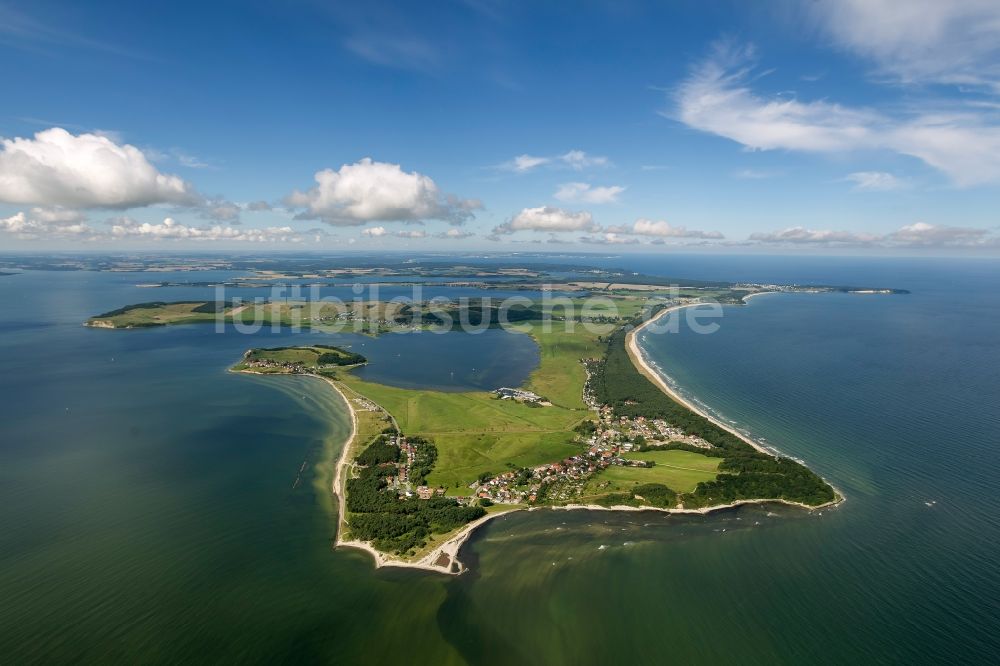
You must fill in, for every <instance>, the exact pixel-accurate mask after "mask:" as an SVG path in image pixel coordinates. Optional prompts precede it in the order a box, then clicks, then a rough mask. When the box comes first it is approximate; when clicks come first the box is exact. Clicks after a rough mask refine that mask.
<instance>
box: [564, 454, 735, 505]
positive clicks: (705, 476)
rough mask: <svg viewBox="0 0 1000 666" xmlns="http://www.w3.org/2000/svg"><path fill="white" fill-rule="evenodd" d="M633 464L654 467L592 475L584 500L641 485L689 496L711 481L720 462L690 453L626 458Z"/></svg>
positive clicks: (624, 469) (611, 468)
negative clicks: (646, 463) (644, 462)
mask: <svg viewBox="0 0 1000 666" xmlns="http://www.w3.org/2000/svg"><path fill="white" fill-rule="evenodd" d="M626 457H628V458H632V459H634V460H652V461H653V462H654V463H656V464H655V466H653V467H651V468H643V467H619V466H612V467H609V468H607V469H606V470H604V471H603V472H601V473H599V474H597V475H595V476H594V477H593V478H592V479H590V481H588V482H587V485H586V486H585V487H584V489H583V494H584V496H585V497H597V496H599V495H606V494H608V493H619V492H628V491H629V490H630V489H631V488H633V487H634V486H638V485H641V484H644V483H662V484H663V485H665V486H667V487H668V488H670V489H671V490H674V491H676V492H678V493H689V492H691V491H693V490H694V489H695V486H697V485H698V483H699V482H700V481H711V480H712V479H714V478H715V475H716V471H717V470H718V468H719V463H721V462H722V458H709V457H708V456H703V455H701V454H700V453H692V452H690V451H647V452H645V453H632V454H629V455H628V456H626ZM605 484H606V485H605Z"/></svg>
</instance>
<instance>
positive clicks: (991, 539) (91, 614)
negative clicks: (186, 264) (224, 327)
mask: <svg viewBox="0 0 1000 666" xmlns="http://www.w3.org/2000/svg"><path fill="white" fill-rule="evenodd" d="M663 261H664V260H663V259H655V260H654V259H641V260H636V262H637V263H636V266H635V269H636V270H644V271H649V272H660V273H662V274H673V275H676V274H677V271H678V270H683V271H685V272H686V273H687V274H688V275H690V276H691V277H706V275H705V273H708V274H709V275H708V276H709V277H710V276H711V275H713V274H714V275H719V276H720V277H724V278H725V279H755V278H754V277H753V276H757V277H756V279H760V280H769V279H785V280H790V279H796V278H793V277H788V276H792V275H799V276H801V278H800V279H801V280H802V281H807V280H813V281H820V280H822V281H828V282H829V281H836V282H843V281H847V280H846V278H853V279H851V280H850V282H851V283H860V284H879V285H881V284H885V285H887V286H893V287H902V288H909V289H912V290H913V293H912V294H910V295H908V296H899V297H891V298H890V297H858V296H841V295H823V296H803V295H777V296H765V297H761V298H759V299H756V300H754V301H752V302H751V305H749V306H747V307H745V308H726V310H725V316H724V317H723V319H722V321H721V323H722V327H721V329H720V331H719V332H718V333H716V334H713V335H709V336H701V335H694V334H692V333H691V332H690V331H685V330H683V329H682V332H681V333H680V334H678V335H671V336H659V337H648V338H647V339H644V340H643V344H644V345H645V346H646V347H647V349H648V350H649V352H650V355H651V356H652V357H653V358H654V359H656V360H657V361H658V362H659V363H661V364H662V365H663V367H664V368H667V369H668V371H669V374H670V375H671V377H672V378H673V379H675V380H676V381H677V382H678V383H679V384H680V385H681V387H682V389H683V390H684V391H685V392H686V393H687V394H688V395H691V396H693V397H695V398H697V399H699V400H701V401H703V402H705V403H707V404H708V405H710V406H711V407H712V408H713V409H714V410H715V411H716V412H717V413H719V414H720V415H721V416H723V417H724V418H727V419H729V420H731V421H733V422H735V423H736V424H737V425H738V426H740V427H743V428H746V429H748V430H749V431H751V432H752V433H754V434H755V435H757V436H760V437H763V438H765V439H766V440H767V441H768V442H769V443H771V444H773V445H775V446H777V447H779V448H780V449H782V450H783V451H785V452H787V453H789V454H792V455H795V456H797V457H800V458H802V459H804V460H805V461H806V462H807V463H808V464H809V465H810V466H812V467H813V468H814V469H816V470H817V471H819V472H820V473H822V474H823V475H824V476H826V477H827V478H828V479H830V480H831V481H832V482H833V483H835V484H836V485H837V486H838V487H839V488H841V489H842V490H843V491H844V492H845V494H846V495H847V497H848V501H847V502H846V503H845V504H844V505H843V506H842V507H840V508H837V509H835V510H832V511H824V512H823V513H822V515H817V514H805V513H803V512H799V511H795V510H790V509H780V508H770V509H768V508H745V509H740V510H736V511H729V512H725V513H722V514H718V515H715V516H710V517H706V518H688V517H684V518H682V517H677V516H671V517H667V516H664V515H662V514H645V513H643V514H611V513H591V512H551V511H545V512H533V513H522V514H517V515H514V516H510V517H506V518H500V519H498V520H497V521H495V522H493V523H490V524H489V525H488V526H487V527H486V528H484V529H483V530H482V531H481V532H479V533H477V535H476V536H475V537H474V538H473V539H472V540H471V541H470V542H469V543H468V544H467V546H466V548H465V549H464V550H463V559H464V560H465V561H466V562H467V563H468V564H470V565H471V566H472V568H473V571H472V573H470V574H468V575H465V576H461V577H458V578H448V579H445V578H442V577H439V576H436V575H432V574H425V573H422V572H414V571H392V570H380V571H375V570H373V569H372V567H371V565H370V562H369V561H368V559H367V558H366V556H364V555H362V554H360V553H355V552H349V551H337V552H334V551H332V550H331V548H330V539H331V538H332V537H333V525H334V518H335V516H334V515H333V513H332V512H333V507H332V505H331V502H330V501H329V497H328V495H327V493H326V492H325V488H326V479H325V478H324V476H323V475H324V474H325V473H326V468H323V467H317V464H318V463H320V462H321V461H322V460H323V459H324V447H327V448H326V451H327V453H329V452H331V451H334V452H335V450H336V447H337V446H339V442H340V441H341V439H342V437H343V436H344V434H345V433H346V428H347V422H346V418H345V414H344V411H343V406H342V405H340V404H339V403H338V402H337V399H336V397H335V396H333V395H331V394H329V393H328V392H325V391H323V390H321V389H322V387H317V386H315V385H312V384H311V382H310V380H308V379H300V378H269V379H267V380H264V379H260V378H252V377H245V376H235V375H230V374H227V373H225V372H224V369H225V367H226V365H227V364H228V362H229V361H230V360H231V359H232V358H233V357H235V356H237V355H238V354H239V353H240V352H241V351H242V350H243V349H244V348H245V347H247V346H249V345H248V344H247V338H245V337H243V336H235V335H233V336H230V335H216V334H214V333H211V332H210V331H207V330H206V329H200V328H199V327H182V328H174V329H159V330H150V331H98V330H88V329H84V328H83V327H81V326H79V322H80V321H82V319H84V318H85V317H86V316H87V315H89V314H92V313H94V312H99V311H102V310H106V309H110V308H113V307H117V306H120V305H122V304H125V303H129V302H135V301H139V300H148V295H147V294H145V293H140V292H141V290H136V289H135V288H134V287H133V286H132V285H134V284H135V283H136V282H141V281H143V280H142V279H141V278H137V277H136V276H128V275H108V274H85V273H73V274H51V273H45V274H33V275H22V276H17V277H14V278H0V297H2V298H3V300H2V302H3V303H5V305H6V306H7V307H6V308H5V309H4V311H3V312H2V313H0V363H2V367H3V369H4V372H3V373H2V374H0V390H2V396H3V400H2V401H0V627H2V628H3V630H2V631H0V655H2V656H3V657H4V658H3V661H5V662H8V663H30V662H33V661H37V662H41V661H46V662H50V663H51V662H68V661H75V662H78V661H86V662H100V663H107V662H108V661H119V662H133V663H134V662H143V663H176V662H178V661H181V660H187V661H192V660H193V661H219V660H222V661H230V662H268V663H273V662H275V661H291V660H295V661H301V662H312V663H324V662H326V663H329V662H338V663H386V662H388V661H395V662H402V663H431V662H433V663H463V662H464V663H511V662H522V663H566V664H586V663H594V664H606V663H629V662H632V663H650V664H662V663H720V662H728V663H762V664H763V663H768V664H771V663H803V662H808V663H813V662H826V663H834V662H844V661H848V660H850V661H862V660H864V661H866V662H882V663H889V662H897V663H898V662H905V663H920V662H923V663H934V662H940V661H944V660H949V661H953V662H984V661H986V662H988V661H992V658H993V657H994V656H995V654H996V653H997V650H998V649H1000V644H998V639H997V636H998V635H1000V634H998V630H1000V626H998V620H997V619H996V613H995V599H996V598H997V596H998V593H1000V574H998V570H1000V569H998V565H997V557H996V543H997V541H998V537H1000V524H998V522H1000V521H998V519H997V515H998V509H1000V506H998V504H1000V502H998V500H997V488H998V483H997V481H996V469H997V464H998V463H1000V460H998V458H1000V453H998V448H997V447H998V445H1000V382H998V380H997V378H996V369H997V368H998V367H1000V335H998V333H1000V315H998V313H1000V308H998V307H997V306H998V305H1000V302H998V301H1000V294H998V293H997V291H996V289H995V288H996V286H997V285H998V284H1000V280H998V279H997V278H998V277H1000V271H998V270H997V269H996V267H995V266H994V265H993V264H988V263H975V264H972V265H963V264H958V263H954V264H953V263H947V262H916V261H914V262H895V263H890V264H889V265H886V264H885V263H884V262H879V261H875V260H868V261H867V262H865V261H861V262H858V261H854V260H851V261H845V262H843V263H842V264H841V265H840V267H839V268H838V264H837V263H836V262H828V263H825V264H824V263H819V264H818V263H817V262H802V263H796V260H792V259H788V260H784V263H783V264H779V263H775V262H776V261H777V260H773V261H772V262H771V263H766V262H765V263H761V262H760V261H759V260H756V259H755V260H747V261H745V262H743V263H740V260H735V259H731V258H730V259H729V260H727V261H723V260H720V259H717V258H704V259H703V260H702V263H698V262H697V261H696V260H694V259H690V258H686V259H685V260H684V261H685V262H686V263H684V264H682V265H680V266H675V265H668V264H665V263H662V262H663ZM642 262H646V263H642ZM838 270H839V271H841V272H840V273H838ZM700 271H704V273H701V272H700ZM723 271H729V273H730V274H727V275H724V274H722V273H723ZM185 291H187V290H185ZM191 291H192V293H191V294H188V293H184V294H179V293H178V294H177V295H176V296H174V295H171V298H175V297H176V298H188V297H193V295H194V293H196V292H197V290H194V289H192V290H191ZM157 297H159V294H158V295H157ZM435 337H437V336H435ZM507 337H508V338H512V339H515V340H516V339H522V340H523V338H521V337H520V336H507ZM266 338H267V340H269V341H271V340H274V341H275V342H280V343H283V342H285V341H286V338H287V336H282V335H279V336H271V335H269V334H268V335H267V336H266ZM442 340H447V338H442ZM505 340H506V338H502V337H498V338H497V339H495V340H489V341H488V343H489V344H483V346H482V347H481V348H479V349H476V348H475V344H472V343H470V347H469V349H468V350H466V351H465V352H461V353H459V354H458V360H456V361H455V363H454V367H453V368H449V369H448V370H447V372H448V374H446V375H443V374H440V373H439V374H437V375H435V377H436V378H432V383H433V382H436V383H437V384H438V385H440V386H441V387H442V388H448V384H449V383H451V382H454V383H455V384H456V385H458V386H466V385H468V386H476V385H477V383H480V384H484V385H486V386H488V385H489V384H490V383H491V382H494V381H496V382H498V383H499V382H501V381H503V382H507V381H514V380H516V379H517V376H516V373H515V374H512V375H506V376H505V375H504V374H503V373H505V372H513V371H512V370H511V369H510V368H509V367H507V366H508V365H510V364H496V369H490V367H492V366H490V365H489V364H483V369H482V373H484V374H485V375H486V376H482V375H478V374H476V373H471V372H467V373H463V372H462V368H463V367H465V366H466V365H468V363H466V362H465V360H466V358H467V357H464V356H462V354H465V353H468V354H472V355H475V354H485V353H487V352H488V350H489V349H493V350H494V353H497V354H501V355H502V354H508V355H510V354H514V355H518V356H517V357H518V358H519V359H521V360H520V361H519V362H518V364H519V365H523V366H525V367H524V368H521V370H520V372H527V370H529V369H530V365H531V364H533V363H534V362H535V361H534V360H533V358H537V357H533V356H532V350H530V349H526V348H524V347H522V346H520V344H521V343H520V342H516V341H515V342H511V341H506V342H504V341H505ZM253 344H259V342H258V341H256V340H255V341H254V343H253ZM356 344H360V342H356ZM389 344H394V343H389ZM424 344H426V345H427V348H426V352H425V355H426V356H427V357H428V358H429V359H431V360H434V359H435V356H434V351H433V346H434V344H436V343H434V342H428V343H424ZM442 347H443V348H444V349H449V347H448V345H442ZM378 353H380V354H383V355H384V358H385V359H386V360H387V361H390V362H391V359H392V358H393V356H394V353H395V352H394V351H393V349H391V348H390V347H386V348H385V349H384V350H382V351H381V352H378ZM447 356H448V355H447V354H446V353H445V352H440V353H439V354H438V356H437V362H436V363H435V364H434V365H436V366H437V367H438V369H439V370H440V366H441V365H442V363H441V361H440V359H441V358H447ZM477 365H478V364H477ZM429 366H430V364H428V367H429ZM373 368H374V364H373ZM514 370H517V368H515V369H514ZM452 372H455V374H456V376H457V378H453V377H452V375H451V373H452ZM490 373H493V374H490ZM390 375H391V373H390ZM380 379H381V380H384V381H389V380H393V381H396V382H398V383H400V384H401V385H408V384H407V382H414V381H419V380H420V379H421V375H420V374H419V373H416V374H414V372H413V368H412V367H411V368H409V369H408V370H407V372H405V373H400V374H399V375H397V376H395V377H392V376H389V375H387V376H383V377H381V378H380ZM303 463H305V465H304V466H303ZM300 470H301V472H300ZM928 502H933V503H934V504H932V505H931V506H928V505H927V503H928Z"/></svg>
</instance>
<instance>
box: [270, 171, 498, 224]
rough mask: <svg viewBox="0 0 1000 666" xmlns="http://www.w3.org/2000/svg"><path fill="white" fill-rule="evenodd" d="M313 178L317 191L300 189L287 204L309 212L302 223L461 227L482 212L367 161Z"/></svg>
mask: <svg viewBox="0 0 1000 666" xmlns="http://www.w3.org/2000/svg"><path fill="white" fill-rule="evenodd" d="M314 178H315V180H316V186H315V187H313V188H311V189H308V190H306V191H305V192H300V191H297V190H296V191H295V192H293V193H292V194H290V195H289V196H288V197H287V203H288V204H289V205H290V206H292V207H294V208H304V209H305V210H304V212H302V213H301V214H300V215H299V217H300V218H310V219H311V218H318V219H320V220H323V221H324V222H328V223H330V224H334V225H362V224H365V223H366V222H417V221H421V220H444V221H446V222H449V223H451V224H462V223H464V222H466V221H467V220H469V219H470V218H472V217H473V211H475V210H478V209H480V208H482V204H481V203H480V202H479V201H478V200H476V199H460V198H458V197H454V196H449V195H445V194H443V193H442V192H441V191H440V190H439V189H438V186H437V185H436V184H435V183H434V181H433V180H432V179H431V178H430V177H429V176H425V175H423V174H420V173H417V172H415V171H414V172H406V171H403V169H402V168H400V166H399V165H398V164H390V163H387V162H375V161H373V160H372V159H371V158H368V157H366V158H364V159H363V160H361V161H360V162H357V163H355V164H345V165H343V166H341V167H340V169H338V170H336V171H334V170H333V169H324V170H322V171H317V172H316V174H315V176H314Z"/></svg>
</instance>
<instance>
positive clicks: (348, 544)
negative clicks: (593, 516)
mask: <svg viewBox="0 0 1000 666" xmlns="http://www.w3.org/2000/svg"><path fill="white" fill-rule="evenodd" d="M305 376H307V377H315V378H317V379H319V380H322V381H323V382H325V383H326V384H328V385H330V386H331V387H332V388H333V390H334V391H336V392H337V393H338V394H339V395H340V397H341V399H343V401H344V404H345V405H347V409H348V411H349V412H350V414H351V433H350V435H349V436H348V437H347V439H346V440H345V441H344V446H343V448H342V449H341V451H340V457H339V458H338V459H337V463H336V470H335V471H334V475H333V483H332V484H331V486H332V487H331V490H332V491H333V494H334V495H336V496H337V504H338V507H339V508H338V512H337V539H336V541H335V542H334V547H335V548H341V547H343V548H355V549H357V550H361V551H364V552H366V553H368V554H369V555H371V557H372V559H373V560H375V568H376V569H380V568H381V567H401V568H406V569H423V570H425V571H436V572H438V573H443V574H449V575H453V576H456V575H459V574H462V573H464V572H465V571H466V567H465V565H464V564H462V562H461V560H459V559H458V551H459V550H460V549H461V547H462V545H463V544H464V543H465V542H466V541H467V540H468V538H469V537H470V536H471V535H472V533H473V532H474V531H475V530H476V529H477V528H478V527H479V526H480V525H483V524H485V523H487V522H489V521H490V520H492V519H494V518H496V517H497V516H502V515H506V514H508V513H512V512H514V511H518V510H519V509H511V510H510V511H496V512H494V513H488V514H486V515H485V516H483V517H482V518H479V519H477V520H474V521H472V522H471V523H468V524H466V525H464V526H462V528H461V529H459V531H458V532H456V533H455V534H453V535H451V536H450V537H449V538H448V539H447V540H445V541H444V542H442V543H440V544H438V545H437V546H436V547H435V548H434V549H432V550H431V551H430V552H429V553H427V554H426V555H424V556H423V557H421V558H420V559H419V560H415V561H413V562H409V561H406V560H400V559H397V558H393V557H391V556H389V555H386V554H385V553H383V552H381V551H379V550H378V549H377V548H375V547H374V546H372V545H371V544H370V543H368V542H367V541H360V540H357V539H345V538H344V533H345V528H346V527H347V518H346V516H347V492H346V488H345V485H346V483H347V468H348V466H349V465H350V460H349V454H350V451H351V449H352V448H353V445H354V439H355V438H356V437H357V434H358V417H357V413H356V411H355V409H354V405H352V404H351V401H350V399H349V398H348V397H347V393H345V392H344V390H343V388H341V387H340V386H338V385H337V383H336V382H335V381H334V380H332V379H330V378H329V377H322V376H320V375H314V374H307V375H305ZM383 411H384V410H383ZM386 413H388V412H386ZM442 555H444V556H446V557H447V559H448V563H447V564H438V563H437V562H438V560H439V559H440V558H441V556H442Z"/></svg>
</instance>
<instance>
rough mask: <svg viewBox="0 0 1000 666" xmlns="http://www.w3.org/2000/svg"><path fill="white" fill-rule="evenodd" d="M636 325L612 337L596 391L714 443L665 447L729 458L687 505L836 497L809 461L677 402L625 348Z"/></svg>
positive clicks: (598, 367) (595, 375)
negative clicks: (755, 442) (763, 448)
mask: <svg viewBox="0 0 1000 666" xmlns="http://www.w3.org/2000/svg"><path fill="white" fill-rule="evenodd" d="M630 328H631V326H626V327H622V328H620V329H618V330H617V331H615V333H614V334H612V335H611V336H610V337H609V338H608V341H607V342H608V347H607V351H606V352H605V356H604V359H603V362H601V363H597V364H595V365H594V366H593V371H592V373H591V390H592V391H593V392H594V395H595V396H596V398H597V400H598V401H599V402H601V403H603V404H606V405H610V406H611V408H612V409H613V410H614V413H615V414H616V415H617V416H627V417H630V418H636V417H639V416H643V417H646V418H649V419H664V420H665V421H667V422H668V423H672V424H674V425H676V426H677V427H679V428H682V429H683V430H684V431H685V432H686V433H688V434H690V435H696V436H698V437H701V438H703V439H705V440H706V441H707V442H709V443H710V444H711V445H712V449H710V450H708V451H706V450H703V449H698V448H696V447H687V446H684V445H679V444H668V445H666V446H665V447H664V448H684V449H686V450H692V451H694V452H695V453H701V454H705V455H710V456H717V457H720V458H723V459H724V460H723V461H722V463H721V464H720V465H719V472H720V473H719V475H718V477H717V478H716V480H715V481H709V482H702V483H699V484H698V487H697V488H696V489H695V490H694V492H692V493H688V494H685V495H683V496H681V501H683V503H684V506H685V507H689V508H698V507H704V506H712V505H716V504H723V503H728V502H733V501H736V500H741V499H763V498H766V499H783V500H788V501H793V502H802V503H804V504H809V505H813V506H815V505H819V504H823V503H825V502H830V501H832V500H833V499H834V492H833V488H831V487H830V485H829V484H827V483H826V482H825V481H824V480H823V479H821V478H820V477H819V476H817V475H816V474H814V473H813V472H812V471H811V470H809V469H808V468H807V467H805V466H804V465H801V464H799V463H797V462H795V461H794V460H791V459H789V458H779V457H775V456H770V455H767V454H765V453H761V452H760V451H757V450H756V449H754V448H753V447H752V446H750V445H749V444H747V443H746V442H744V441H743V440H741V439H740V438H739V437H737V436H735V435H733V434H732V433H730V432H728V431H727V430H725V429H723V428H720V427H719V426H717V425H715V424H714V423H712V422H711V421H709V420H708V419H706V418H705V417H703V416H701V415H699V414H695V413H694V412H692V411H691V410H689V409H688V408H686V407H684V406H683V405H681V404H679V403H677V402H675V401H674V400H673V399H671V398H670V397H669V396H668V395H666V394H665V393H664V392H663V391H661V390H660V389H659V388H658V387H657V386H656V385H655V384H653V383H652V382H651V381H650V380H649V379H647V378H646V377H644V376H643V375H642V374H641V373H640V372H639V370H638V369H637V368H636V367H635V365H634V364H633V363H632V359H631V358H629V355H628V352H627V351H626V349H625V338H626V335H627V333H628V331H629V329H630ZM650 448H652V447H650Z"/></svg>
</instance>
